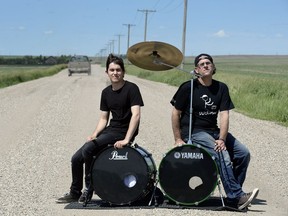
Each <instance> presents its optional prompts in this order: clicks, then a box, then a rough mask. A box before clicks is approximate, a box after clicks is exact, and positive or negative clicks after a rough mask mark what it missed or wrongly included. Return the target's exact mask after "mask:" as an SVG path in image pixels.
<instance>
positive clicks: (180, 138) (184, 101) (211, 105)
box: [171, 54, 259, 210]
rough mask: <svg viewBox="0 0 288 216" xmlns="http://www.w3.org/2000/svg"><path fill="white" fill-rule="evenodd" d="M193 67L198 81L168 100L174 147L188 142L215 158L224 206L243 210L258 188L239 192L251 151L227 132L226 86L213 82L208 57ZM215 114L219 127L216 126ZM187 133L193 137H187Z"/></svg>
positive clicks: (228, 101) (228, 102)
mask: <svg viewBox="0 0 288 216" xmlns="http://www.w3.org/2000/svg"><path fill="white" fill-rule="evenodd" d="M194 64H195V70H194V72H195V75H196V76H197V78H196V79H194V80H193V81H192V80H191V81H187V82H185V83H183V84H182V85H181V86H180V87H179V89H178V91H177V92H176V93H175V95H174V96H173V99H172V100H171V104H172V105H173V110H172V129H173V134H174V139H175V145H182V144H185V143H187V142H188V144H191V143H193V144H196V145H198V144H199V145H201V146H202V147H203V148H204V149H205V150H207V151H208V152H209V153H210V154H211V155H212V156H214V157H215V158H216V163H217V165H218V168H219V170H220V176H221V180H222V183H223V187H224V189H225V192H226V195H227V205H231V206H233V207H237V208H238V209H239V210H243V209H246V208H247V207H248V205H249V204H250V203H251V202H252V200H253V199H254V198H255V197H256V196H257V194H258V192H259V189H258V188H256V189H254V190H253V191H252V192H250V193H244V192H243V190H242V185H243V183H244V180H245V177H246V172H247V168H248V165H249V162H250V152H249V150H248V149H247V147H246V146H245V145H243V144H242V143H240V142H239V141H238V140H237V139H236V138H235V137H234V136H233V135H232V134H231V133H229V132H228V128H229V110H231V109H233V108H234V105H233V102H232V101H231V98H230V95H229V90H228V87H227V85H226V84H224V83H222V82H219V81H217V80H214V79H212V76H213V74H215V72H216V67H215V65H214V62H213V58H212V57H211V56H210V55H208V54H200V55H198V56H197V57H196V58H195V61H194ZM192 82H193V83H192ZM191 85H193V90H192V92H193V93H192V95H193V96H192V97H191ZM191 99H192V103H191ZM191 104H192V109H190V106H191ZM218 113H219V117H220V120H219V121H220V128H219V127H218V126H217V117H218ZM191 120H192V122H191ZM189 126H190V127H189ZM189 131H191V132H192V134H189ZM189 138H190V139H191V140H190V142H191V143H189Z"/></svg>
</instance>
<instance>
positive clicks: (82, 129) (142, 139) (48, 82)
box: [0, 65, 288, 216]
mask: <svg viewBox="0 0 288 216" xmlns="http://www.w3.org/2000/svg"><path fill="white" fill-rule="evenodd" d="M125 78H126V79H127V80H130V81H132V82H135V83H136V84H137V85H138V86H139V87H140V90H141V93H142V96H143V99H144V103H145V106H144V107H143V109H142V120H141V126H140V133H139V135H138V137H137V138H136V142H137V143H138V144H139V145H140V146H142V147H144V148H145V149H146V150H147V151H149V152H150V153H152V155H153V159H154V161H155V163H156V165H157V166H158V165H159V163H160V162H161V159H162V158H163V154H164V153H166V152H167V151H169V150H170V149H172V148H173V136H172V129H171V123H170V114H171V106H170V104H169V101H170V98H171V97H172V95H173V94H174V93H175V91H176V89H177V88H176V87H172V86H168V85H166V84H161V83H156V82H151V81H147V80H143V79H139V78H136V77H133V76H129V75H126V77H125ZM108 83H109V81H108V78H107V77H106V74H105V73H104V68H101V67H100V66H98V65H93V66H92V75H91V76H87V75H86V74H75V75H74V74H73V76H71V77H68V72H67V70H63V71H61V72H60V73H58V74H56V75H54V76H52V77H46V78H41V79H38V80H34V81H30V82H26V83H23V84H18V85H15V86H11V87H8V88H4V89H0V137H1V142H0V148H1V158H0V163H1V166H0V193H1V195H0V198H1V201H0V203H1V204H0V215H37V216H38V215H42V216H43V215H49V216H50V215H54V216H56V215H61V216H62V215H69V216H70V215H85V216H89V215H103V214H105V215H107V216H109V215H118V216H119V215H120V216H121V215H123V216H124V215H156V216H162V215H172V213H173V215H176V216H178V215H179V216H180V215H181V216H183V215H212V216H213V215H224V216H225V215H243V213H235V212H233V213H232V212H228V211H221V212H219V211H209V210H203V209H167V208H150V209H147V208H143V209H104V210H103V209H83V208H82V209H73V208H69V205H66V204H56V203H55V199H56V198H57V197H59V196H61V195H62V194H63V193H65V192H68V190H69V186H70V183H71V168H70V159H71V156H72V154H73V153H74V152H75V151H76V150H77V149H78V148H79V146H81V145H82V144H83V143H84V142H85V140H86V137H87V136H88V135H90V134H91V132H92V131H93V130H94V128H95V126H96V123H97V118H98V116H99V96H100V92H101V90H102V89H103V88H104V87H105V86H106V85H107V84H108ZM259 109H261V107H259ZM230 131H231V132H232V133H233V134H234V135H235V136H236V137H238V138H239V139H240V140H241V141H242V142H243V143H245V144H246V145H247V146H248V147H249V149H250V151H251V154H252V159H251V164H250V167H249V171H248V175H247V180H246V182H245V185H244V189H245V191H247V192H248V191H251V190H252V189H253V188H254V187H258V188H260V193H259V195H258V198H257V199H256V200H255V202H254V203H253V205H252V206H251V207H250V210H249V211H248V212H247V213H245V214H247V215H269V216H270V215H273V216H278V215H281V216H282V215H283V216H287V215H288V195H287V194H288V180H287V178H288V169H287V166H288V151H287V148H288V147H287V140H288V130H287V128H286V127H281V126H279V125H277V124H274V123H271V122H267V121H260V120H255V119H251V118H248V117H246V116H243V115H241V114H239V113H236V112H233V111H232V112H231V123H230ZM215 193H217V189H216V190H215ZM93 198H97V196H96V195H94V197H93Z"/></svg>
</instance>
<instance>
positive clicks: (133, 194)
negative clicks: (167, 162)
mask: <svg viewBox="0 0 288 216" xmlns="http://www.w3.org/2000/svg"><path fill="white" fill-rule="evenodd" d="M156 173H157V171H156V165H155V162H154V160H153V158H152V155H151V154H149V153H148V152H147V151H146V150H145V149H144V148H141V147H140V146H138V145H136V146H134V147H131V146H126V147H124V148H121V149H115V148H114V147H113V146H108V147H107V148H105V149H103V150H102V151H101V152H100V153H99V154H98V155H97V156H96V157H95V159H94V162H93V164H92V169H91V180H92V182H91V183H92V185H93V187H94V191H95V193H96V194H97V195H98V196H99V197H100V198H101V199H102V200H105V201H107V202H109V203H111V204H115V205H125V204H131V203H133V202H135V201H138V200H140V199H142V198H144V197H145V196H146V195H147V194H148V193H149V192H151V191H152V190H153V188H154V183H155V181H156V180H155V179H156Z"/></svg>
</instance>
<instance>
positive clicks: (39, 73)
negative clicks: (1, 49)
mask: <svg viewBox="0 0 288 216" xmlns="http://www.w3.org/2000/svg"><path fill="white" fill-rule="evenodd" d="M66 67H67V65H66V64H61V65H53V66H4V65H0V88H4V87H7V86H11V85H16V84H18V83H21V82H26V81H29V80H34V79H38V78H41V77H45V76H52V75H54V74H56V73H58V72H59V71H61V70H63V69H64V68H66Z"/></svg>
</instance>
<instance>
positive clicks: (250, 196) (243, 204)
mask: <svg viewBox="0 0 288 216" xmlns="http://www.w3.org/2000/svg"><path fill="white" fill-rule="evenodd" d="M258 193H259V189H258V188H255V189H254V190H253V191H252V192H250V193H246V194H244V195H243V196H242V197H240V199H239V201H238V209H239V210H243V209H245V208H247V207H248V206H249V205H250V203H251V202H252V201H253V200H254V199H255V198H256V197H257V195H258Z"/></svg>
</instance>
